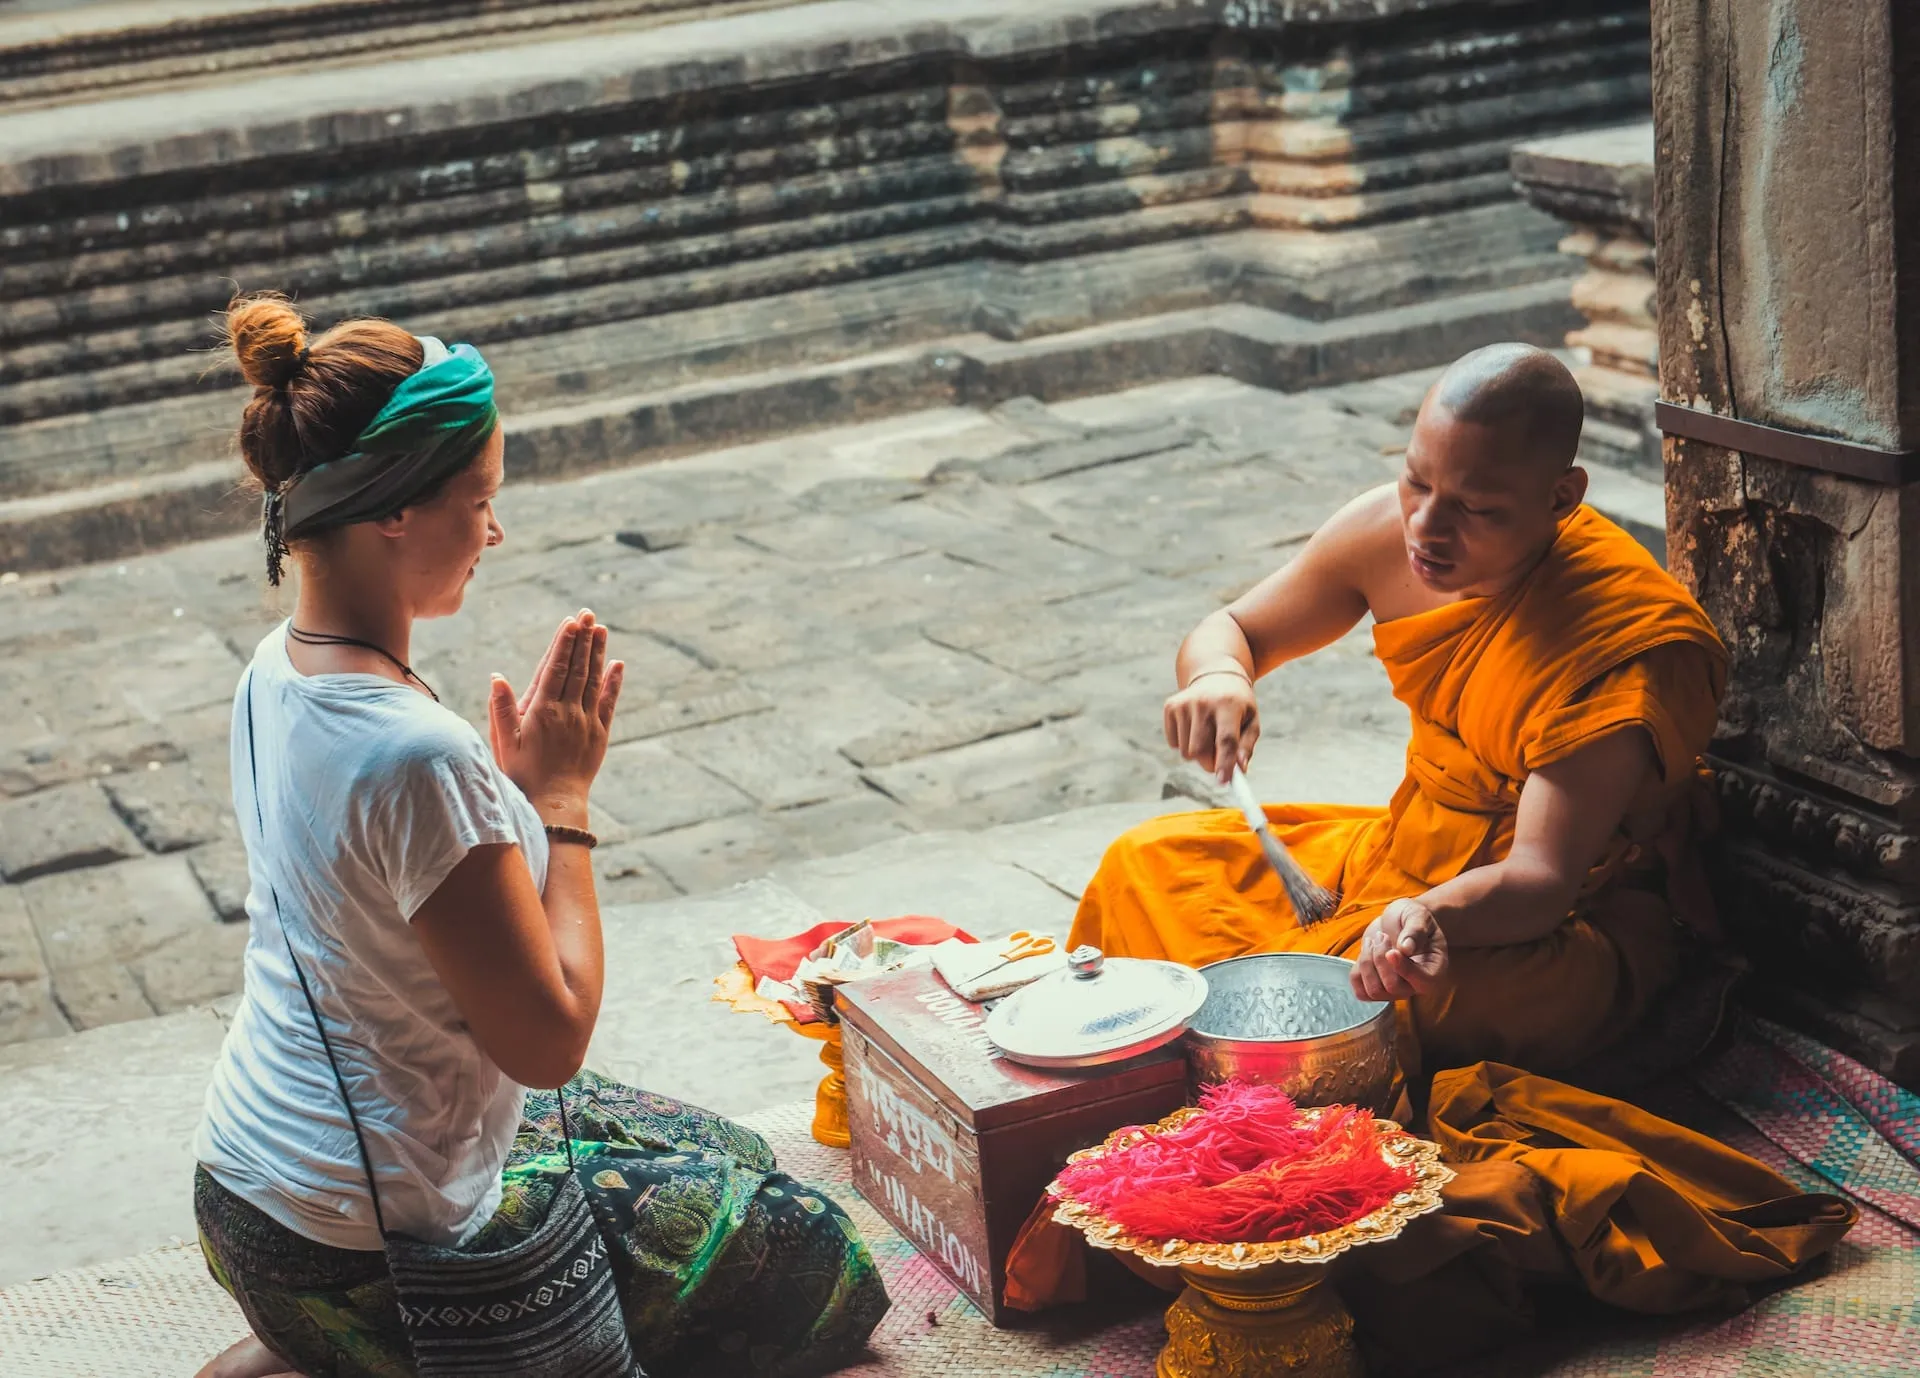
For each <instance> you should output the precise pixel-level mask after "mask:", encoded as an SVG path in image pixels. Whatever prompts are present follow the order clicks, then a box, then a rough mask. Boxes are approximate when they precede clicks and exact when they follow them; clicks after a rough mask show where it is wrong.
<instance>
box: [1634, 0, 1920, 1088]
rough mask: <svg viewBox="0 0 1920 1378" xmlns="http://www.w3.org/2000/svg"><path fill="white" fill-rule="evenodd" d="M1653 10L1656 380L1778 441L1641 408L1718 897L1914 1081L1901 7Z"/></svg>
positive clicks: (1774, 994) (1907, 14) (1867, 1046)
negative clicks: (1712, 825)
mask: <svg viewBox="0 0 1920 1378" xmlns="http://www.w3.org/2000/svg"><path fill="white" fill-rule="evenodd" d="M1654 17H1655V29H1654V33H1655V41H1654V62H1655V73H1656V104H1655V129H1656V141H1657V158H1658V161H1657V179H1658V188H1657V189H1658V197H1657V204H1658V228H1657V234H1658V244H1659V261H1658V265H1657V271H1658V282H1659V311H1658V315H1659V324H1660V381H1661V396H1662V398H1663V399H1664V400H1665V401H1667V402H1670V403H1677V404H1681V405H1684V406H1686V407H1688V408H1690V409H1691V410H1692V411H1693V412H1699V413H1706V414H1709V415H1710V416H1714V417H1732V418H1739V419H1742V420H1745V421H1751V422H1757V423H1761V424H1762V425H1765V426H1769V427H1773V428H1777V431H1778V432H1784V433H1786V439H1785V440H1783V439H1782V437H1781V435H1780V434H1777V433H1775V434H1769V433H1761V432H1748V433H1742V434H1743V436H1744V438H1740V439H1738V440H1735V439H1732V438H1730V439H1728V440H1727V441H1725V442H1723V443H1708V442H1707V441H1705V440H1702V439H1699V438H1697V437H1696V438H1690V437H1688V436H1686V435H1685V434H1676V431H1677V430H1678V429H1680V428H1681V427H1686V428H1690V429H1694V430H1697V429H1698V423H1697V422H1689V421H1688V420H1687V419H1686V417H1685V416H1682V417H1680V418H1678V419H1677V420H1676V419H1673V418H1669V420H1668V422H1667V430H1668V432H1669V434H1668V438H1667V442H1666V464H1667V473H1668V528H1669V531H1670V533H1671V538H1670V539H1671V544H1670V554H1671V559H1672V564H1673V567H1674V569H1675V570H1676V572H1678V573H1680V574H1681V575H1682V577H1683V578H1684V579H1685V580H1686V581H1687V582H1688V583H1689V585H1690V586H1691V587H1692V588H1693V589H1694V591H1695V592H1696V593H1697V594H1698V596H1699V597H1700V600H1701V602H1702V603H1703V604H1704V605H1705V607H1706V609H1707V611H1708V612H1709V613H1711V614H1712V615H1713V617H1714V620H1715V621H1716V623H1717V624H1718V625H1719V626H1720V628H1721V629H1722V631H1723V633H1724V634H1725V635H1726V636H1727V638H1728V644H1729V647H1730V648H1731V650H1732V652H1733V657H1734V660H1733V672H1732V680H1731V685H1730V689H1729V693H1728V697H1727V700H1726V703H1725V705H1724V707H1723V711H1722V716H1721V723H1720V729H1719V733H1718V736H1717V738H1716V742H1715V758H1716V759H1715V764H1716V765H1717V766H1718V767H1719V773H1720V793H1721V800H1722V804H1723V807H1724V812H1725V821H1726V824H1727V838H1726V841H1725V842H1724V844H1723V845H1722V847H1721V848H1720V849H1719V852H1718V856H1717V867H1716V871H1717V875H1716V880H1717V884H1718V887H1719V890H1720V894H1721V897H1722V902H1723V919H1724V920H1725V921H1726V922H1727V923H1728V924H1729V926H1730V927H1731V928H1732V929H1733V930H1734V931H1735V932H1736V933H1737V934H1738V935H1739V936H1740V937H1741V938H1742V939H1743V940H1744V942H1745V943H1746V944H1747V945H1748V947H1749V949H1750V950H1751V951H1752V952H1753V953H1754V954H1755V956H1756V959H1757V961H1758V962H1759V963H1760V966H1761V968H1762V971H1763V973H1764V974H1765V975H1766V976H1767V977H1768V978H1769V984H1768V987H1767V989H1768V991H1769V993H1770V998H1771V999H1773V1000H1774V1001H1775V1002H1776V1004H1777V1005H1778V1007H1779V1008H1781V1009H1782V1010H1785V1011H1787V1012H1789V1013H1791V1014H1792V1015H1793V1016H1794V1017H1796V1018H1799V1019H1800V1020H1802V1021H1803V1022H1806V1023H1808V1024H1810V1025H1812V1026H1813V1027H1815V1028H1816V1029H1817V1030H1819V1031H1820V1032H1821V1033H1822V1034H1824V1035H1825V1036H1827V1037H1829V1038H1831V1039H1833V1040H1836V1041H1837V1042H1839V1043H1840V1044H1841V1045H1842V1046H1845V1047H1847V1048H1849V1050H1851V1051H1854V1052H1856V1053H1858V1054H1859V1055H1861V1056H1862V1057H1864V1058H1866V1059H1868V1060H1869V1061H1871V1062H1873V1063H1874V1064H1875V1065H1876V1066H1878V1067H1880V1068H1881V1069H1882V1070H1885V1071H1888V1072H1890V1073H1892V1074H1893V1075H1895V1076H1896V1077H1898V1078H1899V1079H1901V1080H1902V1081H1903V1082H1905V1083H1906V1084H1908V1085H1917V1084H1920V561H1917V560H1916V555H1917V554H1920V486H1916V483H1915V479H1916V477H1920V457H1916V456H1914V455H1912V454H1911V453H1910V452H1912V451H1914V450H1916V449H1920V309H1917V308H1920V80H1916V77H1920V66H1917V64H1920V10H1917V9H1916V8H1915V7H1914V6H1912V5H1907V4H1903V3H1901V2H1900V0H1833V3H1826V0H1823V3H1821V4H1820V5H1819V6H1817V7H1816V6H1814V5H1812V4H1811V3H1808V0H1732V3H1725V0H1713V2H1712V3H1709V0H1659V3H1656V4H1655V6H1654ZM1809 436H1810V437H1817V438H1826V439H1831V440H1836V441H1840V442H1845V446H1844V447H1842V448H1840V449H1836V450H1832V451H1818V450H1809V449H1808V447H1807V446H1805V445H1800V446H1797V447H1796V446H1795V445H1794V444H1793V443H1792V442H1793V440H1794V439H1795V438H1796V437H1809ZM1735 443H1737V444H1738V445H1739V448H1737V449H1736V448H1729V447H1728V446H1729V445H1732V444H1735ZM1903 454H1905V456H1906V457H1905V458H1902V455H1903ZM1849 470H1851V472H1849ZM1866 474H1876V475H1878V477H1863V476H1862V475H1866Z"/></svg>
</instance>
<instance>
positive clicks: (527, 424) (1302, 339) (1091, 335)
mask: <svg viewBox="0 0 1920 1378" xmlns="http://www.w3.org/2000/svg"><path fill="white" fill-rule="evenodd" d="M1112 266H1113V267H1115V268H1118V267H1119V264H1118V263H1114V264H1112ZM1569 311H1570V308H1569V307H1568V305H1567V300H1566V284H1565V282H1564V281H1563V280H1549V281H1545V282H1531V283H1526V284H1522V285H1520V286H1514V287H1505V288H1498V289H1494V290H1489V291H1481V292H1471V293H1463V294H1461V295H1458V296H1453V297H1448V298H1445V299H1442V300H1439V301H1431V302H1423V303H1419V304H1415V305H1411V306H1399V307H1392V308H1388V309H1386V310H1380V311H1371V312H1365V313H1361V314H1357V315H1349V316H1342V317H1336V318H1334V319H1332V320H1309V319H1305V318H1302V317H1299V316H1293V315H1287V314H1284V313H1281V312H1278V311H1272V310H1267V309H1265V308H1262V307H1257V306H1251V305H1235V306H1213V307H1202V308H1196V309H1192V310H1186V311H1174V312H1167V313H1164V314H1161V315H1157V316H1152V317H1149V318H1147V319H1144V320H1133V321H1125V322H1120V323H1117V324H1110V325H1100V326H1091V327H1087V328H1084V329H1079V330H1064V331H1061V332H1059V333H1055V334H1047V335H1041V336H1039V337H1037V338H1034V339H1030V340H997V339H994V338H992V337H990V336H987V335H977V334H976V335H953V336H949V337H947V338H945V339H936V340H931V341H928V342H926V343H923V344H915V345H907V346H903V347H900V348H897V349H890V350H879V351H873V352H868V353H862V354H858V355H856V356H855V357H852V358H846V359H839V360H834V361H831V362H813V361H808V362H799V363H791V364H781V365H778V366H775V367H770V368H764V369H760V370H757V371H753V372H748V373H744V374H740V373H734V374H728V375H725V376H720V377H707V378H699V379H697V380H695V381H691V382H686V383H681V384H678V385H675V386H669V387H664V388H657V389H650V390H636V391H619V390H615V389H616V388H617V384H616V383H615V381H614V378H613V376H612V375H613V372H614V370H612V369H611V368H609V367H608V366H607V365H605V364H603V365H602V366H601V369H600V371H599V374H598V378H597V379H596V381H603V382H604V385H605V387H606V389H607V390H606V391H605V392H601V393H600V394H599V395H595V396H591V397H589V398H587V399H585V400H581V401H578V402H563V403H561V404H559V405H552V406H545V407H536V408H530V409H524V410H516V411H512V412H510V413H509V415H508V418H507V422H506V425H507V428H508V443H507V459H506V462H507V472H508V476H509V478H511V479H551V478H558V477H561V476H565V475H569V474H579V473H585V472H588V471H591V470H595V469H603V468H608V467H611V466H615V465H624V464H633V463H640V462H646V461H650V460H657V459H664V458H668V457H670V456H674V455H681V454H688V453H692V452H694V451H698V450H706V449H712V448H716V447H719V446H723V445H733V444H739V443H742V442H745V441H749V440H757V439H762V438H766V437H769V436H773V435H778V434H783V433H792V432H797V431H805V430H817V429H822V428H825V427H830V426H839V425H846V424H849V423H853V422H858V421H868V420H874V419H877V418H879V417H882V416H888V415H894V414H898V413H902V412H908V411H917V410H922V409H925V408H930V407H938V406H950V405H958V406H976V407H986V406H993V405H996V404H998V403H1001V402H1005V401H1009V400H1011V399H1013V398H1017V397H1038V398H1041V399H1044V400H1049V401H1052V400H1061V399H1065V398H1071V397H1080V396H1088V395H1092V394H1096V393H1101V392H1108V391H1114V390H1118V389H1123V388H1127V387H1131V386H1135V385H1138V384H1143V383H1150V382H1160V381H1164V380H1167V379H1172V378H1182V377H1191V376H1195V375H1199V374H1209V373H1212V374H1224V375H1226V376H1228V377H1232V378H1235V379H1238V380H1240V381H1242V382H1246V383H1250V384H1253V385H1255V386H1258V387H1266V388H1273V389H1275V390H1278V391H1283V392H1296V391H1300V390H1303V389H1307V388H1313V387H1320V386H1324V385H1327V384H1333V383H1343V382H1349V381H1354V380H1358V379H1367V378H1373V377H1377V376H1381V375H1388V374H1396V373H1400V372H1403V371H1405V370H1408V369H1414V368H1420V367H1424V366H1427V365H1431V364H1436V363H1441V362H1445V361H1446V360H1448V359H1451V358H1452V357H1454V356H1455V355H1457V354H1459V353H1462V352H1464V351H1465V350H1467V349H1471V348H1473V347H1475V346H1477V345H1481V344H1485V343H1489V342H1491V341H1493V340H1497V339H1513V338H1522V339H1534V340H1548V339H1552V338H1555V337H1556V336H1557V335H1558V334H1559V333H1560V332H1561V331H1562V330H1563V329H1564V326H1565V323H1566V320H1567V317H1568V313H1569ZM712 327H713V322H711V321H709V322H707V323H706V328H709V329H711V328H712ZM660 329H662V330H668V329H671V327H670V326H667V325H664V324H662V325H661V326H660ZM540 343H541V345H542V347H543V348H544V347H547V346H552V347H554V348H556V349H561V350H564V349H565V347H566V341H565V340H564V339H562V340H560V341H541V342H540ZM520 357H521V355H520V351H518V350H516V348H515V347H514V346H507V347H506V349H505V350H504V351H503V352H502V357H500V358H499V359H498V360H497V361H496V362H497V365H498V367H499V368H500V369H501V370H502V371H503V372H504V373H506V376H507V377H509V378H511V377H512V376H513V375H512V374H511V372H508V371H509V370H511V369H512V368H513V367H514V365H515V363H516V362H517V361H518V359H519V358H520ZM776 357H777V356H776ZM509 386H512V385H511V384H510V385H509ZM186 400H187V401H191V402H192V403H193V407H194V410H193V411H192V412H191V413H189V414H188V415H187V419H188V420H190V421H191V423H192V424H193V426H194V427H195V429H196V431H197V433H198V434H199V435H200V436H201V437H202V439H201V440H200V442H199V443H200V444H201V445H202V447H203V448H206V447H208V445H209V442H208V441H206V440H205V438H204V437H205V435H206V432H207V428H208V420H209V418H208V417H207V416H206V415H204V414H203V413H204V412H205V407H204V405H202V404H201V403H199V402H198V401H197V400H194V399H186ZM236 401H237V399H236ZM163 405H171V404H163ZM84 422H85V431H84V433H83V434H82V435H81V436H80V437H79V440H78V441H77V443H73V444H71V445H69V444H68V443H66V442H56V441H55V440H53V439H52V438H50V437H49V435H48V432H47V430H46V427H45V426H44V425H43V426H41V427H40V428H38V429H37V430H36V428H32V427H29V428H22V430H23V431H25V432H28V433H29V434H27V436H26V439H25V443H26V444H28V445H31V444H34V443H35V439H36V436H37V437H38V438H39V440H40V441H42V442H44V444H45V446H46V448H45V450H44V452H42V453H40V454H39V455H38V462H40V463H49V462H55V460H56V459H57V457H58V456H67V457H69V458H73V457H75V456H77V455H79V454H80V453H82V452H83V451H86V450H88V448H89V447H92V451H91V452H93V453H100V452H103V451H104V452H105V453H107V454H109V455H111V454H113V453H116V452H117V451H116V449H115V442H116V441H117V440H119V439H120V438H124V439H125V441H126V445H127V447H129V448H131V447H135V446H148V445H152V446H153V448H152V449H151V451H150V453H151V455H152V457H153V462H154V463H156V464H157V463H161V462H163V461H164V459H165V457H166V454H167V451H166V449H165V447H163V446H158V445H155V444H154V440H155V437H154V425H153V422H154V418H153V415H152V412H151V410H150V409H147V408H141V407H126V408H119V409H116V412H114V413H94V414H91V415H89V416H87V417H85V418H84ZM182 424H186V421H183V422H182ZM215 448H217V447H215ZM123 457H124V455H123ZM8 462H9V461H6V460H0V491H4V484H5V470H6V468H7V465H8ZM16 462H17V461H16ZM131 462H134V463H138V462H139V460H138V459H137V457H135V458H134V459H133V460H132V461H131ZM240 477H241V472H240V466H239V465H238V463H237V462H236V461H232V460H206V461H202V462H201V463H199V464H195V465H192V466H189V467H188V468H185V469H182V470H178V471H167V470H157V471H156V470H152V469H144V468H142V469H136V471H135V473H134V474H132V475H127V474H122V473H115V472H112V471H111V470H109V474H108V476H105V477H104V481H97V482H95V483H94V484H91V485H88V486H82V487H78V488H75V489H73V490H71V491H67V492H56V493H52V494H36V495H31V496H25V497H16V498H12V499H10V500H0V571H7V570H11V571H16V572H19V571H27V570H34V569H48V568H56V567H60V566H63V565H68V564H76V563H85V562H90V561H96V560H105V559H112V558H117V557H122V556H126V555H131V554H134V553H137V552H139V551H142V550H151V549H157V548H162V547H165V546H167V545H173V544H178V543H179V542H181V541H183V540H191V539H198V538H200V537H204V536H207V535H212V534H217V533H220V532H227V531H237V530H241V529H244V528H245V527H246V526H247V525H248V524H250V523H251V522H253V521H254V520H256V518H257V507H256V506H255V505H254V504H252V503H250V502H247V501H244V500H242V499H240V498H239V497H237V496H236V495H235V489H236V488H237V487H238V484H239V480H240ZM175 523H177V525H176V524H175Z"/></svg>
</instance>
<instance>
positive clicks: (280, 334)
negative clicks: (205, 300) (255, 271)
mask: <svg viewBox="0 0 1920 1378" xmlns="http://www.w3.org/2000/svg"><path fill="white" fill-rule="evenodd" d="M227 340H228V341H229V343H231V344H232V346H233V353H234V357H235V358H236V359H238V360H239V361H240V372H241V374H242V375H243V376H244V377H245V378H246V380H247V381H248V382H249V383H251V384H253V385H254V386H255V387H256V388H283V387H285V386H286V385H287V384H288V383H291V382H292V381H293V380H294V379H295V378H298V377H299V376H300V374H301V372H302V371H303V370H304V369H305V368H306V366H307V323H306V320H305V318H304V317H302V316H301V314H300V313H299V311H297V310H295V309H294V306H293V303H292V302H290V301H288V300H287V299H286V298H285V297H283V296H281V295H280V294H279V293H277V292H262V293H259V294H257V295H255V296H250V297H237V298H235V299H234V301H233V303H232V305H230V306H228V307H227Z"/></svg>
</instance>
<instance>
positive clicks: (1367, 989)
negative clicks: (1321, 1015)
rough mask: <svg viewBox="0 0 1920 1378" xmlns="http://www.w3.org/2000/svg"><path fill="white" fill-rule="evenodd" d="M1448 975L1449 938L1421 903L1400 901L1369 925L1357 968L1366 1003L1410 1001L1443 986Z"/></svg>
mask: <svg viewBox="0 0 1920 1378" xmlns="http://www.w3.org/2000/svg"><path fill="white" fill-rule="evenodd" d="M1446 975H1447V935H1446V934H1445V933H1443V932H1441V930H1440V923H1439V920H1437V919H1435V918H1434V917H1433V911H1432V910H1431V909H1429V908H1427V906H1426V905H1424V904H1422V903H1421V902H1420V901H1419V900H1413V899H1407V900H1395V901H1394V902H1393V903H1392V904H1390V905H1388V906H1387V907H1386V908H1385V909H1384V910H1382V911H1381V914H1380V917H1379V918H1377V919H1375V920H1374V921H1373V922H1372V923H1370V924H1368V925H1367V931H1366V932H1365V933H1364V934H1362V935H1361V937H1360V955H1359V957H1358V958H1356V959H1355V961H1354V964H1353V976H1352V981H1353V993H1354V994H1355V995H1357V996H1359V997H1360V998H1361V999H1362V1000H1406V999H1410V998H1411V997H1413V996H1416V995H1425V994H1427V993H1428V992H1430V991H1433V990H1436V989H1438V988H1439V986H1440V984H1441V982H1442V981H1444V980H1445V979H1446Z"/></svg>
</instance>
